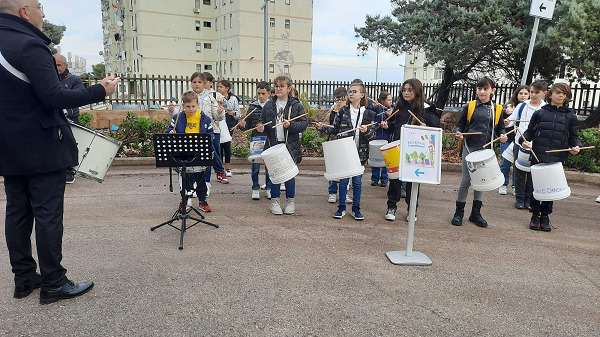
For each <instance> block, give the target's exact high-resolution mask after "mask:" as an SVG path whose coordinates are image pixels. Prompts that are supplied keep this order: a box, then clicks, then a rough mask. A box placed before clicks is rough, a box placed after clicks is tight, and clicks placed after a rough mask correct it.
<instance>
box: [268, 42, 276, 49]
mask: <svg viewBox="0 0 600 337" xmlns="http://www.w3.org/2000/svg"><path fill="white" fill-rule="evenodd" d="M269 45H270V46H271V50H275V41H270V42H269Z"/></svg>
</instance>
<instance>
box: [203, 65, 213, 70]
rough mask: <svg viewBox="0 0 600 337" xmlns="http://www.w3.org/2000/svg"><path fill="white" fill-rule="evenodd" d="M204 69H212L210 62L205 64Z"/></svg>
mask: <svg viewBox="0 0 600 337" xmlns="http://www.w3.org/2000/svg"><path fill="white" fill-rule="evenodd" d="M204 70H212V66H211V65H210V64H205V65H204Z"/></svg>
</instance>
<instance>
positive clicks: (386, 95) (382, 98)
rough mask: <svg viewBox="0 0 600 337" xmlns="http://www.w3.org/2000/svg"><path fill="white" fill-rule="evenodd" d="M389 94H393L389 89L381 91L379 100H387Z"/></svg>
mask: <svg viewBox="0 0 600 337" xmlns="http://www.w3.org/2000/svg"><path fill="white" fill-rule="evenodd" d="M389 95H391V94H390V93H389V92H387V91H382V92H381V93H379V99H378V100H379V102H380V103H381V102H383V101H385V100H386V98H387V97H388V96H389Z"/></svg>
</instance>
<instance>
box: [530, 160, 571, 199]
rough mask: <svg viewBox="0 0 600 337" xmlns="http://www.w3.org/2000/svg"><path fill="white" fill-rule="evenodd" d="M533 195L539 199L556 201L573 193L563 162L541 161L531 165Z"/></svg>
mask: <svg viewBox="0 0 600 337" xmlns="http://www.w3.org/2000/svg"><path fill="white" fill-rule="evenodd" d="M531 181H532V183H533V197H534V198H535V199H536V200H539V201H554V200H560V199H564V198H567V197H568V196H570V195H571V188H570V187H569V186H568V185H567V178H566V176H565V170H564V169H563V166H562V163H541V164H535V165H532V166H531Z"/></svg>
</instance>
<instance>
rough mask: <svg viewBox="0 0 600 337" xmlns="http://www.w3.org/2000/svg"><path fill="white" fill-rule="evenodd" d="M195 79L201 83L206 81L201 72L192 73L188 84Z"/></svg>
mask: <svg viewBox="0 0 600 337" xmlns="http://www.w3.org/2000/svg"><path fill="white" fill-rule="evenodd" d="M195 78H199V79H200V80H201V81H206V76H205V75H204V73H201V72H195V73H193V74H192V76H191V77H190V82H191V81H193V80H194V79H195Z"/></svg>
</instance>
